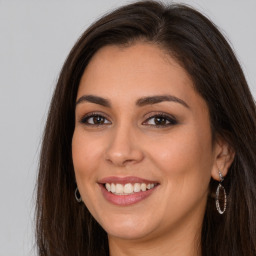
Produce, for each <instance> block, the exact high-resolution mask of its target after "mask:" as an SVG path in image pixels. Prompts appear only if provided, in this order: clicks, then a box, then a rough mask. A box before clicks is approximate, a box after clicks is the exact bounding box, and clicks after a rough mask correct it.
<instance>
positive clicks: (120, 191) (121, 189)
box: [116, 184, 124, 194]
mask: <svg viewBox="0 0 256 256" xmlns="http://www.w3.org/2000/svg"><path fill="white" fill-rule="evenodd" d="M116 193H117V194H123V193H124V186H123V185H121V184H116Z"/></svg>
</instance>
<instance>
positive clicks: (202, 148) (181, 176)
mask: <svg viewBox="0 0 256 256" xmlns="http://www.w3.org/2000/svg"><path fill="white" fill-rule="evenodd" d="M206 131H207V132H206ZM206 131H205V130H204V129H202V130H200V128H196V129H195V128H192V127H186V129H185V128H184V129H177V132H173V133H172V134H171V135H170V136H165V137H164V138H163V139H162V141H161V140H158V141H157V142H155V143H152V144H151V153H150V155H151V157H152V159H153V161H154V162H155V164H156V165H158V167H159V169H161V170H162V171H163V172H164V174H165V176H166V177H167V179H166V180H167V182H169V183H170V185H171V186H175V187H177V186H180V187H179V190H181V189H182V188H184V187H191V186H194V185H195V186H203V189H204V190H205V189H206V188H207V187H208V184H209V180H210V177H211V169H212V164H213V153H212V148H211V134H210V132H208V130H206Z"/></svg>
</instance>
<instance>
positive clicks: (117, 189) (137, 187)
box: [105, 183, 155, 195]
mask: <svg viewBox="0 0 256 256" xmlns="http://www.w3.org/2000/svg"><path fill="white" fill-rule="evenodd" d="M154 187H155V184H153V183H151V184H146V183H135V184H131V183H127V184H124V185H123V184H119V183H117V184H114V183H111V184H110V183H106V184H105V188H106V189H107V191H109V192H111V193H113V194H118V195H129V194H132V193H138V192H140V191H143V192H144V191H146V190H149V189H152V188H154Z"/></svg>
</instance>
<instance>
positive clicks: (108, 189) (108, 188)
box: [105, 183, 111, 192]
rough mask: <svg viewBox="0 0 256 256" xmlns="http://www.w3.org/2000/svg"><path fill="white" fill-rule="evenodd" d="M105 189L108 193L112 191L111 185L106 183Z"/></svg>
mask: <svg viewBox="0 0 256 256" xmlns="http://www.w3.org/2000/svg"><path fill="white" fill-rule="evenodd" d="M105 187H106V189H107V191H108V192H109V191H110V190H111V185H110V184H109V183H106V185H105Z"/></svg>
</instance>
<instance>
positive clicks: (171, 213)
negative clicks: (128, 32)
mask: <svg viewBox="0 0 256 256" xmlns="http://www.w3.org/2000/svg"><path fill="white" fill-rule="evenodd" d="M75 116H76V124H75V130H74V134H73V140H72V154H73V164H74V170H75V176H76V181H77V185H78V189H79V191H80V194H81V196H82V199H83V202H84V203H85V205H86V206H87V208H88V209H89V211H90V212H91V214H92V215H93V216H94V218H95V219H96V220H97V221H98V222H99V224H100V225H101V226H102V227H103V228H104V229H105V230H106V231H107V233H108V235H109V237H117V238H122V239H143V238H145V239H146V238H152V237H161V236H162V235H165V236H166V235H167V234H171V233H172V232H176V231H177V230H181V229H182V226H183V227H184V230H186V231H188V230H189V229H190V227H191V228H192V229H193V228H196V226H197V227H198V225H199V226H200V223H201V222H202V219H203V215H204V211H205V205H206V198H207V193H208V185H209V181H210V178H211V172H212V169H213V168H214V162H215V158H216V152H215V146H214V145H213V142H212V137H211V129H210V121H209V113H208V108H207V105H206V103H205V101H204V100H203V99H202V98H201V97H200V95H199V94H198V93H197V92H196V91H195V90H194V89H193V83H192V81H191V79H190V77H189V76H188V74H187V73H186V71H185V70H184V69H183V68H182V67H181V66H180V65H179V64H178V63H177V62H176V61H175V60H174V59H173V58H171V57H170V56H169V55H167V54H166V53H164V52H163V51H162V50H161V49H159V48H158V47H157V46H155V45H152V44H147V43H136V44H134V45H132V46H129V47H122V48H121V47H119V46H106V47H104V48H102V49H100V50H99V51H98V52H97V53H96V54H95V55H94V57H93V58H92V60H91V61H90V63H89V64H88V66H87V68H86V69H85V71H84V74H83V76H82V79H81V81H80V85H79V89H78V95H77V104H76V110H75Z"/></svg>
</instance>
